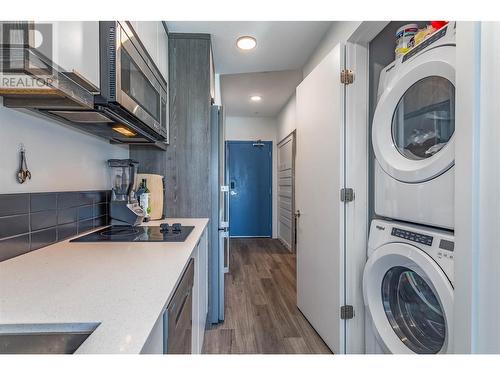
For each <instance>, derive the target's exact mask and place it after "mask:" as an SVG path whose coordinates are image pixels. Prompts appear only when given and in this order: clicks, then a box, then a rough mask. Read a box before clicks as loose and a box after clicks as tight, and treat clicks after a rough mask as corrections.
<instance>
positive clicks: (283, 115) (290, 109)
mask: <svg viewBox="0 0 500 375" xmlns="http://www.w3.org/2000/svg"><path fill="white" fill-rule="evenodd" d="M296 106H297V99H296V96H295V92H294V93H293V94H292V96H291V97H290V98H289V99H288V101H287V102H286V104H285V105H284V106H283V108H282V109H281V111H280V112H279V113H278V115H277V116H276V121H277V124H278V142H281V141H282V140H283V139H284V138H285V137H287V136H288V135H289V134H290V133H291V132H293V131H294V130H295V129H296V128H297V122H296V121H297V120H296V116H297V115H296V113H295V111H296Z"/></svg>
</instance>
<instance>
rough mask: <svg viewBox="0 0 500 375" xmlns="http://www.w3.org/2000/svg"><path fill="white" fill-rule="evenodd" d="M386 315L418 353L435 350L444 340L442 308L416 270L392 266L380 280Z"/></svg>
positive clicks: (393, 326)
mask: <svg viewBox="0 0 500 375" xmlns="http://www.w3.org/2000/svg"><path fill="white" fill-rule="evenodd" d="M382 303H383V307H384V310H385V314H386V316H387V319H388V320H389V323H390V325H391V327H392V328H393V330H394V332H395V333H396V334H397V336H398V337H399V339H400V340H401V341H402V342H403V343H404V344H405V345H406V346H407V347H408V348H410V349H411V350H412V351H413V352H415V353H418V354H435V353H438V352H439V351H440V350H441V348H442V347H443V345H444V343H445V338H446V323H445V316H444V313H443V309H442V307H441V304H440V302H439V299H438V297H437V296H436V294H435V292H434V291H433V289H432V288H431V287H430V285H429V284H428V282H427V281H426V280H424V279H423V278H422V277H421V276H419V275H418V274H417V273H416V272H415V271H413V270H411V269H409V268H406V267H402V266H397V267H392V268H391V269H389V271H387V273H386V274H385V276H384V278H383V280H382Z"/></svg>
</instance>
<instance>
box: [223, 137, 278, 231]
mask: <svg viewBox="0 0 500 375" xmlns="http://www.w3.org/2000/svg"><path fill="white" fill-rule="evenodd" d="M257 142H259V143H264V144H269V146H270V147H269V152H270V153H271V154H270V160H269V184H270V189H271V190H270V191H271V194H270V195H271V200H270V202H269V206H270V207H269V215H270V217H269V221H270V223H271V228H270V235H269V237H265V236H231V215H229V238H252V237H255V238H273V195H274V194H273V141H262V140H260V139H259V140H253V141H252V140H245V141H243V140H225V141H224V150H225V166H224V168H225V176H226V185H227V186H229V190H230V191H231V187H230V181H229V180H230V174H229V168H230V164H231V163H230V162H229V158H230V152H229V145H230V144H255V143H257ZM229 199H231V198H229ZM229 207H231V204H230V205H229Z"/></svg>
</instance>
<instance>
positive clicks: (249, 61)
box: [167, 21, 331, 74]
mask: <svg viewBox="0 0 500 375" xmlns="http://www.w3.org/2000/svg"><path fill="white" fill-rule="evenodd" d="M330 25H331V22H329V21H167V26H168V30H169V32H174V33H207V34H211V35H212V48H213V53H214V62H215V71H216V73H219V74H235V73H250V72H265V71H276V70H293V69H301V68H302V67H303V66H304V64H305V63H306V61H307V59H308V58H309V56H310V55H311V53H312V52H313V51H314V48H316V46H317V45H318V43H319V41H320V40H321V38H322V37H323V35H324V34H325V32H326V31H327V30H328V28H329V27H330ZM243 35H250V36H253V37H255V38H256V39H257V47H256V48H255V49H254V50H252V51H241V50H239V49H238V48H237V47H236V39H237V38H238V37H240V36H243Z"/></svg>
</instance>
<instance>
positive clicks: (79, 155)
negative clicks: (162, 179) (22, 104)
mask: <svg viewBox="0 0 500 375" xmlns="http://www.w3.org/2000/svg"><path fill="white" fill-rule="evenodd" d="M20 143H23V144H24V146H25V148H26V157H27V162H28V167H29V170H30V171H31V175H32V177H31V180H29V181H28V182H26V183H24V184H22V185H21V184H19V183H18V182H17V181H16V171H17V169H18V168H19V144H20ZM127 157H128V147H127V146H118V145H111V144H109V142H108V141H106V140H103V139H100V138H97V137H94V136H91V135H86V134H83V133H81V132H79V131H77V130H74V129H71V128H69V127H67V126H65V125H61V124H59V123H56V122H52V121H49V120H45V119H41V118H38V117H35V116H33V115H31V114H28V113H22V112H19V111H16V110H13V109H10V108H5V107H3V105H2V103H1V101H0V194H6V193H20V192H45V191H71V190H100V189H109V187H110V179H109V169H108V167H107V165H106V160H108V159H110V158H127Z"/></svg>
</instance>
